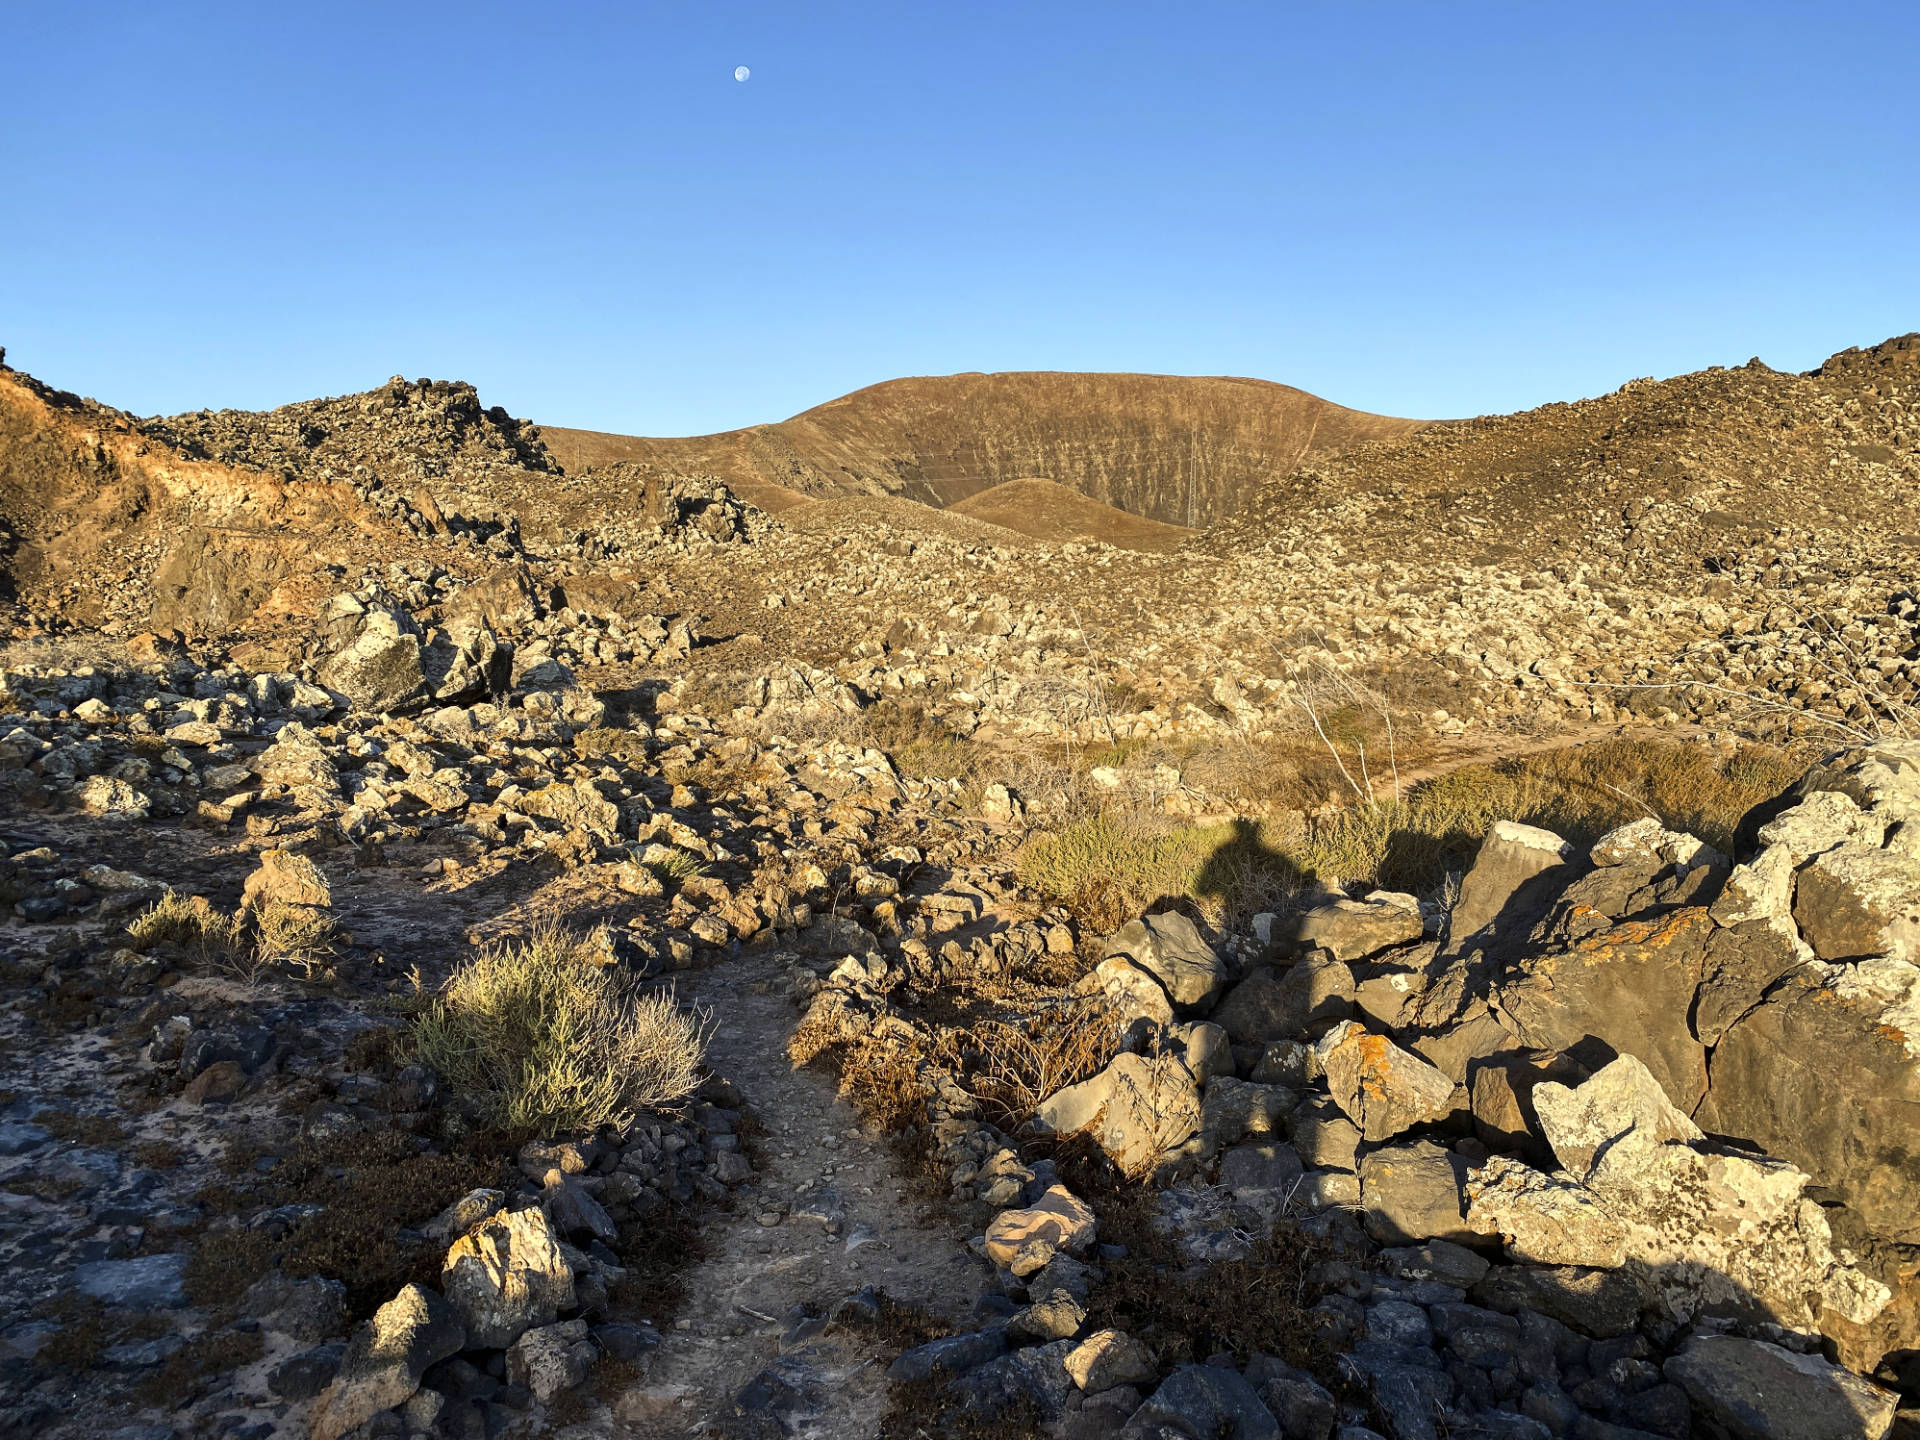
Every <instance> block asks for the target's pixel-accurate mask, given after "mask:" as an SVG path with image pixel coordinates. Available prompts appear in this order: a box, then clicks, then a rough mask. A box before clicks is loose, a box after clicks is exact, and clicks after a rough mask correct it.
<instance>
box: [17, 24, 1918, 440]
mask: <svg viewBox="0 0 1920 1440" xmlns="http://www.w3.org/2000/svg"><path fill="white" fill-rule="evenodd" d="M1916 54H1920V4H1914V3H1912V0H1894V3H1858V4H1847V3H1834V4H1812V3H1808V4H1778V3H1764V0H1745V3H1727V4H1705V3H1701V4H1688V3H1675V0H1664V3H1626V0H1609V3H1606V4H1552V3H1548V4H1542V3H1539V0H1531V3H1517V4H1475V3H1449V4H1440V3H1435V0H1417V3H1366V4H1356V3H1351V0H1348V3H1327V4H1291V3H1283V0H1267V3H1206V0H1199V3H1184V4H1179V5H1169V4H1166V3H1134V0H1105V3H1099V4H1095V3H1092V0H1085V3H1071V4H1069V3H1036V0H1020V3H973V0H940V3H931V0H900V3H833V0H808V3H804V4H802V3H795V0H774V3H761V0H681V3H674V4H648V3H631V0H630V3H570V4H565V5H552V6H534V5H527V4H488V3H467V4H462V5H458V6H454V5H441V6H411V7H404V6H394V5H371V4H360V3H329V4H326V5H313V4H304V5H301V4H284V5H259V4H257V3H254V4H246V5H241V4H216V3H206V4H190V3H185V4H167V5H154V4H95V3H86V0H74V3H62V4H59V5H50V6H36V7H28V6H23V5H17V6H12V7H9V8H8V10H7V13H6V15H5V17H4V20H0V97H4V112H3V113H4V121H3V122H0V345H5V346H6V347H7V348H8V361H9V363H10V364H13V365H15V366H17V367H19V368H21V369H25V370H30V371H32V372H34V373H35V374H37V375H39V376H41V377H42V378H43V379H45V380H47V381H49V382H51V383H54V384H56V385H60V386H62V387H65V388H68V389H73V390H79V391H81V392H83V393H85V394H89V395H93V396H97V397H98V398H100V399H102V400H105V401H108V402H109V403H112V404H117V405H120V406H123V407H125V408H127V409H131V410H136V411H139V412H142V413H153V412H171V411H177V410H184V409H191V408H197V407H199V406H203V405H204V406H210V407H215V408H218V407H222V406H233V407H245V408H262V407H267V406H272V405H277V404H283V403H286V402H288V401H291V400H297V399H305V398H309V397H311V396H314V395H320V394H340V393H344V392H347V391H353V390H362V389H367V388H370V387H371V386H373V385H376V384H378V383H380V382H381V381H383V380H384V379H385V378H386V377H387V376H388V375H391V374H394V373H396V372H398V373H403V374H406V375H408V376H420V375H430V376H434V377H439V378H460V379H467V380H471V381H473V382H474V383H475V384H477V385H478V386H479V387H480V391H481V394H482V397H483V398H484V399H485V400H486V401H487V403H489V404H503V405H505V406H507V408H508V409H510V410H512V411H513V412H515V413H516V414H522V415H531V416H533V417H534V418H536V419H540V420H544V421H547V422H549V423H553V424H559V425H574V426H582V427H587V428H593V429H603V430H616V431H626V432H632V433H640V434H687V433H699V432H704V431H710V430H719V429H727V428H731V427H733V426H736V425H744V424H750V423H753V422H756V421H762V420H775V419H780V418H783V417H785V416H787V415H790V414H793V413H795V412H796V411H799V410H802V409H805V408H807V407H808V406H811V405H814V404H817V403H819V402H821V401H823V400H827V399H830V398H832V397H833V396H835V395H838V394H842V393H844V392H846V391H848V390H852V389H856V388H858V387H860V386H862V385H868V384H872V383H874V382H876V381H879V380H884V379H889V378H892V377H894V376H898V375H927V374H945V373H950V372H954V371H962V370H1041V369H1044V370H1142V371H1160V372H1168V373H1177V374H1209V375H1219V374H1227V375H1255V376H1261V377H1264V378H1267V379H1273V380H1281V381H1285V382H1286V383H1288V384H1293V385H1298V386H1301V387H1302V388H1304V389H1308V390H1312V391H1314V392H1316V393H1318V394H1321V395H1324V396H1326V397H1327V398H1329V399H1332V400H1336V401H1339V402H1341V403H1343V404H1347V405H1353V406H1356V407H1359V408H1362V409H1368V410H1378V411H1383V412H1386V413H1390V414H1399V415H1413V416H1451V415H1463V414H1475V413H1482V412H1489V411H1503V410H1513V409H1520V408H1524V407H1527V406H1531V405H1535V404H1539V403H1542V402H1544V401H1548V400H1558V399H1572V398H1576V397H1578V396H1580V395H1590V394H1597V393H1600V392H1602V391H1605V390H1609V389H1612V388H1614V387H1615V386H1616V385H1618V384H1619V383H1621V382H1622V381H1624V380H1627V379H1629V378H1632V377H1634V376H1637V375H1650V374H1660V375H1665V374H1673V373H1676V372H1680V371H1684V370H1691V369H1697V368H1699V367H1701V366H1704V365H1708V364H1738V363H1740V362H1742V361H1744V360H1746V359H1747V357H1748V356H1749V355H1753V354H1756V353H1757V354H1759V355H1760V356H1761V357H1762V358H1763V359H1765V360H1766V361H1767V362H1768V363H1770V364H1773V365H1775V366H1778V367H1780V368H1783V369H1805V368H1808V367H1810V366H1812V365H1814V364H1816V363H1818V361H1819V360H1821V359H1822V358H1823V357H1824V356H1826V355H1827V354H1828V353H1830V352H1831V351H1833V350H1836V349H1840V348H1843V347H1845V346H1848V345H1865V344H1872V343H1874V342H1876V341H1878V340H1881V339H1883V338H1885V337H1886V336H1888V335H1890V334H1897V333H1900V332H1903V331H1908V330H1914V329H1920V223H1916V222H1920V144H1917V143H1916V142H1915V139H1914V131H1915V125H1916V122H1915V120H1914V117H1913V113H1912V110H1913V84H1914V79H1913V69H1912V67H1913V64H1914V57H1915V55H1916ZM736 65H746V66H748V67H750V68H751V71H752V75H751V78H750V79H748V80H746V81H745V82H738V81H736V80H735V79H734V78H733V72H734V67H735V66H736Z"/></svg>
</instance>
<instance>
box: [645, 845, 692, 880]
mask: <svg viewBox="0 0 1920 1440" xmlns="http://www.w3.org/2000/svg"><path fill="white" fill-rule="evenodd" d="M650 848H651V849H652V852H653V854H652V858H651V859H647V860H643V861H641V862H640V863H641V864H642V865H644V866H645V867H646V868H647V869H648V870H651V871H652V872H653V875H654V878H655V879H656V880H658V881H659V882H660V883H661V884H663V885H684V884H685V883H686V882H687V881H689V880H691V879H693V878H694V877H695V876H697V875H704V874H706V873H707V863H706V861H704V860H702V859H701V858H700V857H699V856H698V855H696V854H694V853H693V852H692V851H691V850H682V849H680V847H679V846H677V845H658V846H653V847H650Z"/></svg>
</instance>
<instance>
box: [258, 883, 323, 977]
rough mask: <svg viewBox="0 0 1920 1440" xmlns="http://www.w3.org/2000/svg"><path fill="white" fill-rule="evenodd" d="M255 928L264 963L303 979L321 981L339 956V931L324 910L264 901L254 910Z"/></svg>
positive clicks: (260, 954) (259, 952)
mask: <svg viewBox="0 0 1920 1440" xmlns="http://www.w3.org/2000/svg"><path fill="white" fill-rule="evenodd" d="M253 928H254V947H253V948H254V953H255V955H256V956H257V957H258V958H259V960H260V961H261V963H262V964H263V965H265V966H268V967H272V968H276V969H283V970H288V971H297V972H298V973H299V974H300V977H301V978H302V979H304V980H313V979H316V978H318V977H319V975H320V974H321V973H323V972H324V971H325V969H326V967H327V966H328V965H329V964H330V963H331V962H332V960H333V959H334V957H335V955H336V954H337V953H338V946H337V944H336V940H337V932H336V930H335V927H334V923H333V920H332V917H330V916H329V915H328V914H327V913H326V911H324V910H315V909H313V908H312V907H310V906H306V905H289V904H287V903H286V902H285V901H282V900H273V899H269V900H265V901H262V902H261V903H260V904H258V905H256V906H255V907H254V909H253Z"/></svg>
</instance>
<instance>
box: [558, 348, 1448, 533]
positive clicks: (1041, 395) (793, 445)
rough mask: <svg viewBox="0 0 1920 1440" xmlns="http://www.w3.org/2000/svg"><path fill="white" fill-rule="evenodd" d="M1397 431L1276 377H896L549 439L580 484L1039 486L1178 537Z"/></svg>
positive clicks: (757, 496)
mask: <svg viewBox="0 0 1920 1440" xmlns="http://www.w3.org/2000/svg"><path fill="white" fill-rule="evenodd" d="M1422 423H1423V422H1421V421H1417V420H1396V419H1390V418H1388V417H1385V416H1380V415H1369V414H1366V413H1364V412H1362V411H1358V410H1348V409H1346V408H1344V407H1343V406H1339V405H1335V404H1332V403H1331V402H1329V401H1326V400H1322V399H1320V398H1319V397H1318V396H1315V395H1309V394H1307V393H1306V392H1305V391H1303V390H1295V389H1293V388H1292V387H1291V386H1287V385H1277V384H1274V383H1273V382H1271V381H1267V380H1245V379H1234V378H1224V377H1217V376H1179V375H1129V374H1082V373H1070V372H1059V371H1021V372H1008V373H1005V374H997V375H982V374H967V375H947V376H931V377H918V378H912V379H902V380H889V381H886V382H884V383H882V384H879V385H870V386H868V387H867V388H866V389H864V390H856V391H854V392H853V393H852V394H851V395H843V396H841V397H840V398H839V399H838V400H830V401H828V402H827V403H826V404H824V405H820V406H816V407H815V408H814V409H812V410H808V411H805V412H804V413H802V414H799V415H796V416H794V417H793V418H792V419H790V420H783V421H780V422H779V423H777V424H772V425H755V426H750V427H748V428H746V429H744V430H731V431H727V432H726V433H724V434H719V435H696V436H690V437H687V438H683V439H650V438H644V437H640V436H617V435H605V434H599V433H596V432H592V431H579V430H563V429H559V428H557V427H554V426H542V427H541V433H542V434H543V436H544V437H545V439H546V443H547V445H548V448H549V449H550V450H551V452H552V453H553V455H554V456H555V457H556V458H557V459H558V460H559V461H560V462H561V464H563V465H565V466H566V468H567V469H568V470H569V471H575V470H578V469H581V468H584V467H586V466H589V465H596V464H604V463H606V462H607V461H610V460H636V461H641V462H645V463H650V464H653V465H657V466H660V467H661V468H664V469H668V470H673V471H678V472H680V473H689V474H690V473H702V472H704V473H711V474H714V475H717V476H719V477H720V478H721V479H722V480H724V481H726V482H727V484H728V485H730V486H732V487H734V488H735V489H736V490H737V491H738V492H739V493H740V494H741V495H742V496H743V497H744V498H747V499H750V500H752V501H753V502H754V503H755V504H758V505H761V506H762V508H765V509H778V508H782V507H781V506H780V504H779V497H777V496H775V497H772V498H773V501H774V503H768V501H767V500H765V499H763V498H762V488H763V487H778V488H779V489H781V490H785V491H792V492H799V493H802V494H806V495H812V496H826V495H846V494H890V495H902V496H905V497H906V498H908V499H911V500H919V501H921V502H923V503H925V504H930V505H940V506H946V505H953V504H956V503H957V502H959V501H961V500H965V499H966V498H967V497H969V496H971V495H977V494H979V493H980V492H981V491H983V490H989V489H991V488H993V487H994V486H995V485H1000V484H1004V483H1005V482H1007V481H1009V480H1020V479H1025V478H1027V477H1030V476H1034V475H1045V476H1049V477H1051V478H1052V479H1053V480H1055V481H1057V482H1058V483H1059V484H1061V485H1064V486H1066V487H1067V488H1069V489H1071V490H1076V491H1078V492H1079V493H1080V494H1082V495H1086V496H1089V497H1091V498H1092V499H1094V500H1097V501H1099V502H1101V503H1103V504H1106V505H1112V506H1115V507H1117V508H1119V509H1122V510H1126V511H1128V512H1130V513H1132V514H1135V515H1141V516H1145V517H1147V518H1149V519H1154V520H1161V521H1165V522H1167V523H1170V524H1183V523H1195V524H1205V523H1209V522H1212V521H1217V520H1220V519H1223V518H1225V517H1226V516H1228V515H1231V514H1233V513H1234V511H1235V510H1237V509H1238V508H1239V506H1240V504H1241V503H1242V502H1243V501H1244V500H1245V499H1246V497H1247V496H1248V495H1250V494H1251V493H1252V492H1253V490H1254V489H1255V488H1256V487H1257V486H1258V485H1259V484H1260V483H1261V482H1262V481H1264V480H1266V479H1268V478H1269V477H1271V476H1274V475H1285V474H1288V473H1290V472H1291V471H1292V470H1293V469H1294V468H1295V467H1296V466H1298V465H1300V464H1302V463H1303V462H1312V461H1315V460H1323V459H1328V458H1331V457H1333V456H1337V455H1341V454H1344V453H1345V452H1346V451H1348V450H1351V449H1353V448H1354V447H1356V446H1358V445H1363V444H1366V443H1368V442H1369V441H1376V440H1383V439H1398V438H1401V437H1404V436H1406V435H1408V434H1410V433H1412V432H1413V431H1415V430H1417V429H1419V428H1420V427H1421V425H1422Z"/></svg>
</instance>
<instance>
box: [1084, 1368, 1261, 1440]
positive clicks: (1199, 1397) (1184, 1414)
mask: <svg viewBox="0 0 1920 1440" xmlns="http://www.w3.org/2000/svg"><path fill="white" fill-rule="evenodd" d="M1168 1434H1174V1435H1191V1436H1205V1437H1207V1440H1216V1437H1217V1440H1281V1432H1280V1422H1279V1421H1277V1420H1275V1419H1274V1418H1273V1412H1272V1411H1270V1410H1268V1409H1267V1407H1266V1402H1264V1401H1263V1400H1262V1399H1261V1398H1260V1392H1259V1391H1257V1390H1255V1389H1254V1388H1253V1386H1251V1385H1250V1384H1248V1383H1247V1381H1246V1380H1245V1379H1244V1378H1242V1377H1241V1375H1240V1373H1239V1372H1238V1371H1236V1370H1230V1369H1228V1368H1226V1367H1224V1366H1219V1365H1182V1366H1181V1367H1180V1368H1179V1369H1178V1370H1176V1371H1174V1372H1173V1374H1171V1375H1169V1376H1168V1377H1167V1378H1166V1379H1165V1380H1164V1381H1162V1382H1161V1385H1160V1388H1159V1389H1158V1390H1156V1391H1154V1392H1153V1395H1152V1397H1151V1398H1150V1399H1148V1400H1147V1402H1146V1403H1145V1404H1144V1405H1142V1406H1141V1407H1140V1408H1139V1409H1138V1410H1136V1411H1134V1412H1133V1415H1132V1416H1131V1418H1129V1419H1128V1421H1127V1423H1126V1425H1125V1426H1124V1427H1123V1428H1122V1429H1121V1431H1120V1437H1119V1440H1149V1437H1151V1440H1161V1437H1164V1436H1166V1435H1168Z"/></svg>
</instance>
